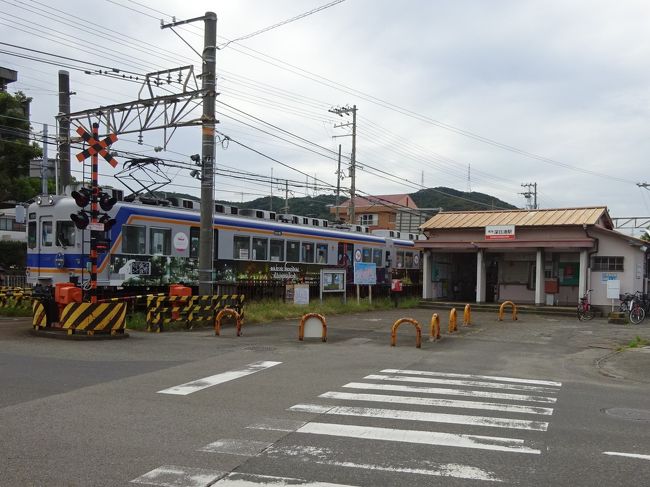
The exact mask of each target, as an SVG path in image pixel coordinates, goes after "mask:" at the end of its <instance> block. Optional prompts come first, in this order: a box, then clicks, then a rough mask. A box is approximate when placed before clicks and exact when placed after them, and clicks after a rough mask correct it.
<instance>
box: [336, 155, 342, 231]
mask: <svg viewBox="0 0 650 487" xmlns="http://www.w3.org/2000/svg"><path fill="white" fill-rule="evenodd" d="M340 194H341V144H339V166H338V169H337V170H336V201H335V205H336V206H335V207H336V221H337V222H338V221H339V219H340V216H339V195H340Z"/></svg>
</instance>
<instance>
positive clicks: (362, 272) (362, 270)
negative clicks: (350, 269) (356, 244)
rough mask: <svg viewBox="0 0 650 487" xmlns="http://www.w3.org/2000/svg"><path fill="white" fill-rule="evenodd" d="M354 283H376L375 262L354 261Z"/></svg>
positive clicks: (364, 284)
mask: <svg viewBox="0 0 650 487" xmlns="http://www.w3.org/2000/svg"><path fill="white" fill-rule="evenodd" d="M354 283H355V284H358V285H363V286H366V285H368V286H370V285H374V284H377V264H375V263H374V262H355V263H354Z"/></svg>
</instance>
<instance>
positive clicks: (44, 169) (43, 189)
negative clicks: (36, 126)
mask: <svg viewBox="0 0 650 487" xmlns="http://www.w3.org/2000/svg"><path fill="white" fill-rule="evenodd" d="M48 143H49V142H48V141H47V124H46V123H44V124H43V159H42V160H41V194H47V163H48V162H49V161H48V160H47V146H48ZM55 193H56V191H55Z"/></svg>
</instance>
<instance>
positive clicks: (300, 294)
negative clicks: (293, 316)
mask: <svg viewBox="0 0 650 487" xmlns="http://www.w3.org/2000/svg"><path fill="white" fill-rule="evenodd" d="M293 304H309V284H294V286H293Z"/></svg>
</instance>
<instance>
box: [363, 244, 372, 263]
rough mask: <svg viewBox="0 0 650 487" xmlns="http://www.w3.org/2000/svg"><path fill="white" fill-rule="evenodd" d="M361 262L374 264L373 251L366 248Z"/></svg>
mask: <svg viewBox="0 0 650 487" xmlns="http://www.w3.org/2000/svg"><path fill="white" fill-rule="evenodd" d="M361 262H372V249H369V248H366V247H364V248H363V250H362V254H361Z"/></svg>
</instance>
